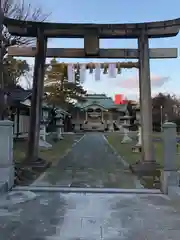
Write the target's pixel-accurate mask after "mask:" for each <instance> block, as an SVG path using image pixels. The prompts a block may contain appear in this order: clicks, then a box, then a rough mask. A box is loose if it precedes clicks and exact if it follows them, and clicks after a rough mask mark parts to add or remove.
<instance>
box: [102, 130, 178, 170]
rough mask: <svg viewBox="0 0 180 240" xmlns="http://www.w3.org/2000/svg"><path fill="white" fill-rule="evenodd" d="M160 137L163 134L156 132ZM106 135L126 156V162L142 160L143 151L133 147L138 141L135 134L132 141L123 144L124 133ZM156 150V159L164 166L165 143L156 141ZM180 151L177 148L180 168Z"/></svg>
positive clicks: (118, 150)
mask: <svg viewBox="0 0 180 240" xmlns="http://www.w3.org/2000/svg"><path fill="white" fill-rule="evenodd" d="M157 136H158V137H160V136H161V134H160V133H158V134H156V133H155V134H154V137H157ZM106 137H107V139H108V141H109V143H110V144H111V145H112V146H113V147H114V148H115V150H116V151H117V152H118V153H119V155H120V156H122V157H123V158H124V160H125V161H126V162H128V163H129V164H133V163H136V162H137V161H139V160H141V153H133V152H132V147H133V146H134V145H135V144H136V143H137V140H136V137H135V134H133V135H132V139H133V141H132V142H131V143H127V144H121V141H122V138H123V135H122V134H120V133H116V132H113V133H108V134H106ZM154 150H155V159H156V161H157V162H158V163H159V164H160V165H161V166H162V167H163V144H162V142H154ZM178 152H180V147H179V150H177V166H178V168H180V155H179V154H178Z"/></svg>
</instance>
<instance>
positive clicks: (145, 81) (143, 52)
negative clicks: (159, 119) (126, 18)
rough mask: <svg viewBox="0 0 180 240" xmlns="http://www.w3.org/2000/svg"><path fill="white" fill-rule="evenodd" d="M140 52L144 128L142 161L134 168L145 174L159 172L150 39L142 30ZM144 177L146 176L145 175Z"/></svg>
mask: <svg viewBox="0 0 180 240" xmlns="http://www.w3.org/2000/svg"><path fill="white" fill-rule="evenodd" d="M138 50H139V92H140V108H141V126H142V159H141V160H140V162H139V163H138V164H135V165H134V166H133V169H134V171H135V172H137V173H138V172H139V173H144V172H152V171H154V170H157V169H158V167H159V165H158V164H157V163H156V160H155V154H154V147H153V127H152V98H151V79H150V57H149V39H148V35H147V32H146V31H145V30H144V29H142V30H141V33H140V35H139V37H138ZM143 175H144V174H143Z"/></svg>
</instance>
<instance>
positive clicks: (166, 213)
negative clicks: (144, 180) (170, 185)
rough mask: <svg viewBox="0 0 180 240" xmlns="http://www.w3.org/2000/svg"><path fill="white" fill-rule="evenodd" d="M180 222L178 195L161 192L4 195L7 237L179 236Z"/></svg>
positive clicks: (2, 224) (123, 239)
mask: <svg viewBox="0 0 180 240" xmlns="http://www.w3.org/2000/svg"><path fill="white" fill-rule="evenodd" d="M13 194H14V195H13ZM179 226H180V203H179V201H178V202H177V203H176V204H175V203H173V202H172V201H170V200H169V199H168V197H166V196H163V195H160V194H159V195H150V194H148V195H147V194H77V193H69V194H61V193H58V192H46V193H38V192H36V193H33V192H15V193H13V192H12V193H11V194H10V195H9V196H6V198H5V197H4V199H1V200H0V229H1V231H0V239H2V240H25V239H26V240H100V239H104V240H157V239H158V240H168V239H169V240H179V234H180V229H179Z"/></svg>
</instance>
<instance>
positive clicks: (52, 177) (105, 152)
mask: <svg viewBox="0 0 180 240" xmlns="http://www.w3.org/2000/svg"><path fill="white" fill-rule="evenodd" d="M119 144H120V143H119ZM34 185H37V186H42V185H43V186H61V187H62V186H63V187H68V186H72V187H101V188H104V187H105V188H139V187H140V185H139V184H138V181H137V180H136V179H135V177H133V176H132V174H131V173H130V171H129V170H128V169H125V168H124V167H123V165H122V162H121V160H120V159H119V158H118V157H117V156H116V155H115V154H114V153H113V151H112V149H111V148H110V146H109V145H108V144H107V141H106V140H105V139H104V135H103V134H101V133H89V134H86V135H85V137H84V138H83V139H82V140H81V141H80V142H79V143H78V144H77V145H76V146H75V147H74V148H73V150H72V151H71V152H70V153H69V154H68V155H67V156H66V157H65V158H64V159H61V160H60V161H59V163H58V164H57V165H56V166H54V167H51V168H50V169H49V170H48V171H47V172H46V174H45V175H44V177H41V179H40V180H38V181H36V182H35V183H34Z"/></svg>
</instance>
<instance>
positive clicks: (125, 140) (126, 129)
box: [120, 112, 132, 143]
mask: <svg viewBox="0 0 180 240" xmlns="http://www.w3.org/2000/svg"><path fill="white" fill-rule="evenodd" d="M131 118H132V116H129V113H128V112H126V115H125V116H122V117H121V118H120V119H121V121H122V120H124V123H123V124H122V128H123V129H122V131H123V139H122V141H121V143H129V142H132V139H131V138H130V137H129V128H130V126H131V124H130V120H131Z"/></svg>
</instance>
